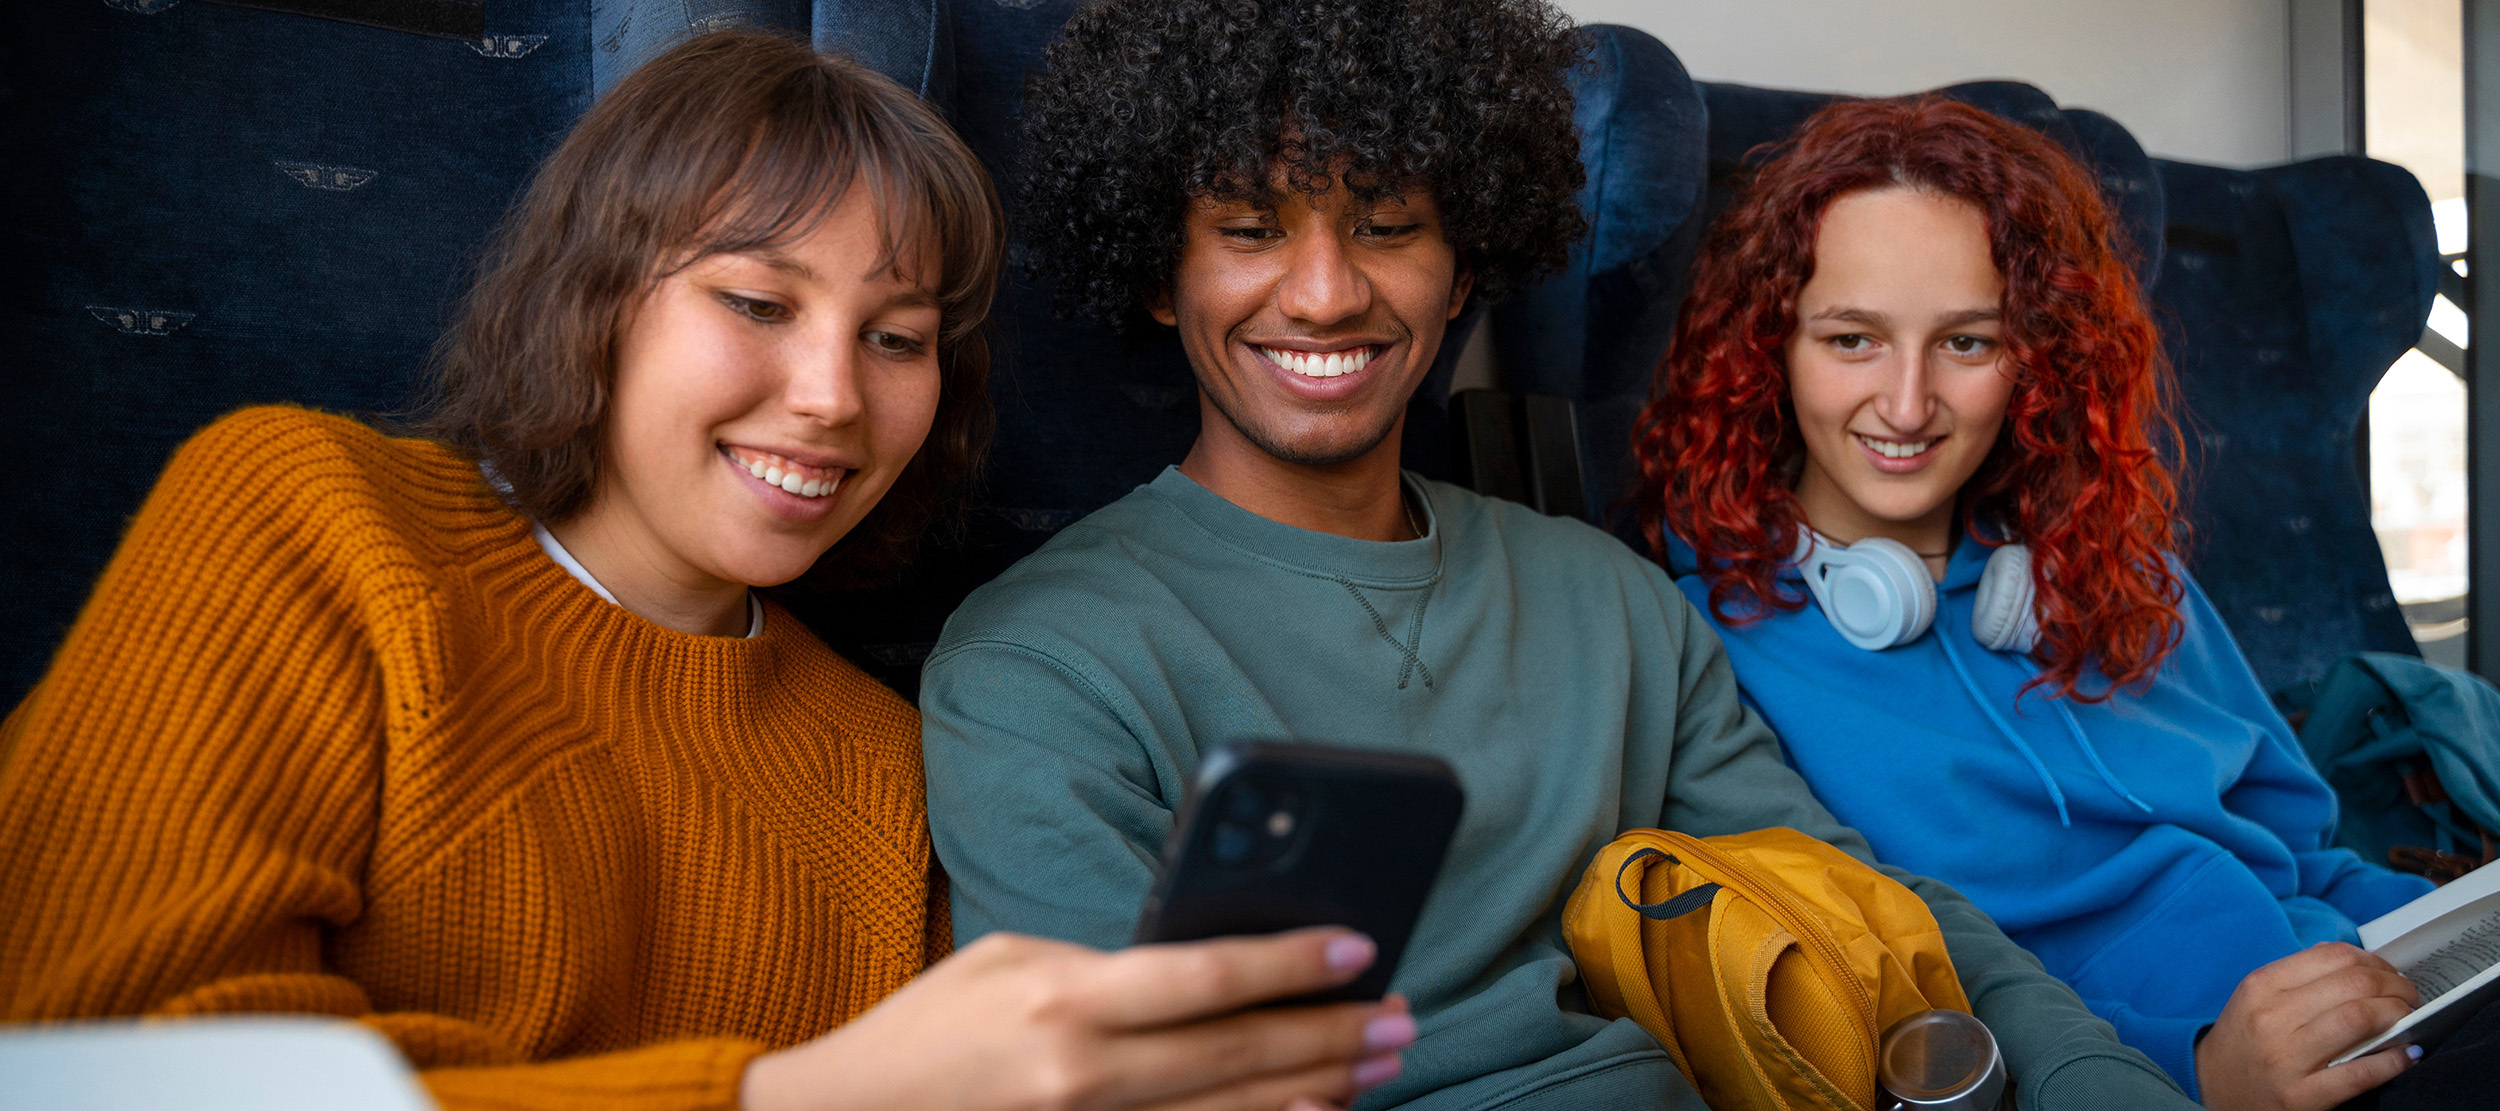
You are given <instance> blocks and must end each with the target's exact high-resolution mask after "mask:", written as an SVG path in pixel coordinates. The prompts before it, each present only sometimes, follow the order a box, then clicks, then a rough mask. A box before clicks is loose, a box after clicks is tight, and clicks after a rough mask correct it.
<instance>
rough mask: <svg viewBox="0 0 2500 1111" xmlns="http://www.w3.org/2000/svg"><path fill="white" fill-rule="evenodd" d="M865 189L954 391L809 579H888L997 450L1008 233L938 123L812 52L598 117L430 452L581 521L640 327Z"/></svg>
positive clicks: (508, 248)
mask: <svg viewBox="0 0 2500 1111" xmlns="http://www.w3.org/2000/svg"><path fill="white" fill-rule="evenodd" d="M855 186H858V187H865V188H867V189H868V190H869V191H870V193H871V195H872V197H873V199H874V201H875V204H874V208H875V211H876V212H877V218H878V221H879V223H880V225H881V231H882V232H883V234H884V238H885V243H886V258H885V259H884V260H883V263H884V264H885V265H900V266H903V268H904V271H905V273H906V276H907V277H909V278H911V279H912V280H916V281H919V282H921V283H922V284H923V285H924V286H928V287H929V289H930V292H931V293H933V294H934V295H936V297H937V300H938V307H939V311H940V313H941V320H942V323H941V324H940V326H939V335H938V347H937V351H938V365H939V367H940V373H941V375H942V377H941V385H940V392H939V400H938V410H937V418H936V421H935V423H934V425H933V426H932V427H931V428H930V431H929V437H928V440H927V441H926V442H925V443H924V444H923V445H922V446H921V449H920V453H919V454H918V455H917V456H915V457H914V458H913V459H912V461H911V463H910V465H909V466H908V467H907V468H906V469H905V470H904V472H903V474H902V475H901V476H900V477H898V478H897V479H896V480H895V483H894V486H893V488H892V489H891V490H889V491H887V493H886V495H885V498H884V499H883V500H882V501H880V502H879V503H878V504H877V506H876V508H875V509H873V510H871V511H870V512H869V514H868V516H867V517H866V518H864V519H863V520H861V521H860V523H859V525H858V527H856V528H854V529H852V530H851V532H850V534H849V535H848V536H845V537H844V538H843V539H842V541H841V542H840V543H838V544H836V545H835V546H834V548H833V551H832V552H831V553H828V556H827V558H825V559H821V560H819V561H817V565H816V568H815V570H814V571H812V572H811V573H810V575H809V576H808V577H809V578H810V579H811V580H813V581H815V582H818V583H820V584H824V585H829V586H850V585H864V584H867V583H872V582H876V581H879V580H881V579H883V578H885V577H887V576H888V575H890V574H891V573H892V572H894V571H895V570H897V569H899V568H900V567H901V566H902V564H903V563H904V561H905V560H907V559H908V558H909V557H910V555H911V553H912V550H913V548H914V547H915V545H916V543H917V542H918V540H919V538H920V536H921V535H922V534H923V533H924V532H925V531H927V530H928V529H929V528H930V527H931V526H932V525H937V524H945V523H954V522H955V521H957V520H958V516H957V515H958V514H959V513H960V510H961V505H962V495H963V494H964V493H965V488H966V487H968V486H969V485H970V483H971V481H972V479H973V477H974V475H975V473H976V472H977V471H978V470H979V468H980V462H981V456H982V454H983V452H984V450H985V449H986V448H987V446H988V443H989V434H990V424H991V415H990V406H989V396H988V391H987V382H988V377H989V362H990V356H989V345H988V343H987V341H986V339H985V338H984V335H983V333H982V330H981V325H982V322H983V320H984V319H985V318H986V317H987V316H988V314H989V307H990V297H991V295H992V293H993V292H994V291H995V290H996V288H997V284H998V273H999V269H1000V265H1001V261H1002V259H1003V256H1004V251H1005V248H1004V243H1005V239H1006V229H1005V225H1004V222H1003V220H1002V218H1001V216H1000V213H999V205H998V196H997V192H996V191H995V190H994V189H993V188H992V186H991V185H990V179H989V175H988V174H987V173H985V172H983V170H982V169H981V165H980V162H979V161H978V160H977V159H975V158H974V157H973V154H972V152H971V150H969V149H968V148H966V147H965V146H964V144H963V141H962V140H961V139H958V138H956V136H955V133H954V132H953V131H952V130H950V129H949V128H948V127H947V126H946V123H945V121H943V120H941V119H939V118H938V115H937V113H936V112H935V111H932V110H931V109H930V108H929V106H928V105H926V104H923V103H921V102H920V100H919V98H917V97H914V96H913V95H912V94H911V93H909V92H907V91H905V90H904V89H903V88H902V87H901V86H898V85H896V84H895V83H894V82H892V81H890V80H887V79H886V78H885V77H883V76H881V75H879V74H877V73H876V72H874V71H872V70H870V69H868V68H866V67H864V66H861V65H859V64H858V63H855V62H852V61H849V60H847V59H843V58H839V57H833V56H829V55H825V54H819V53H817V52H816V51H814V50H812V49H809V48H808V47H807V46H805V45H803V44H800V43H796V42H791V41H788V40H785V39H780V38H775V37H773V36H770V35H765V34H758V33H755V32H745V31H729V32H720V33H715V34H708V35H703V36H701V37H698V38H695V39H693V40H691V41H689V42H687V43H685V44H683V45H680V46H678V47H676V48H675V49H672V50H670V51H668V52H667V53H665V54H662V55H661V56H659V57H658V58H655V59H653V60H652V61H651V62H649V63H648V64H646V65H644V66H643V67H642V68H641V69H638V70H636V71H634V73H633V74H632V75H630V76H628V77H626V78H625V80H623V81H621V82H618V83H617V86H616V88H615V89H614V90H612V91H610V92H609V93H608V95H607V96H606V97H605V98H603V99H602V100H600V101H599V103H598V104H597V105H595V106H593V107H592V108H591V110H590V112H589V114H588V115H586V116H584V117H583V118H582V121H581V123H580V125H579V126H577V127H575V128H574V129H573V133H572V134H571V135H570V136H568V137H566V139H565V140H564V144H563V145H562V146H560V147H558V148H557V149H556V152H555V154H554V155H553V156H551V157H549V158H548V159H547V162H546V164H545V165H544V166H541V167H540V168H539V171H538V176H537V177H536V178H535V179H533V180H532V181H531V183H530V187H529V192H528V193H527V194H525V195H524V196H523V197H522V199H521V201H520V203H519V204H518V205H516V206H514V208H513V209H512V211H511V213H510V214H509V215H507V216H506V217H505V220H504V223H503V226H502V228H501V229H500V230H499V231H498V232H497V234H496V239H495V244H494V247H493V249H492V252H491V253H490V254H489V256H488V257H487V260H486V267H485V270H484V273H483V274H482V275H481V276H480V277H479V279H478V282H477V284H476V286H474V287H473V288H472V289H471V290H470V292H469V296H468V299H467V301H466V302H465V303H463V305H462V306H461V309H460V313H459V317H458V319H457V320H456V322H455V323H454V324H453V326H452V328H451V330H450V331H449V332H448V333H446V334H445V336H444V338H443V341H442V342H441V343H440V344H439V345H438V346H437V347H436V350H435V354H434V359H433V366H432V387H433V396H432V401H431V404H430V405H429V406H428V408H427V409H426V411H425V413H424V414H423V416H422V417H421V418H420V419H419V422H418V425H417V430H418V431H419V432H421V433H422V434H424V435H427V436H430V437H432V438H434V439H438V440H441V441H443V442H445V443H448V444H450V445H452V446H453V447H456V448H459V449H461V450H464V451H467V452H470V453H472V454H474V455H476V456H477V457H478V458H479V459H480V460H482V461H484V462H485V463H486V464H488V465H489V466H490V467H491V468H492V469H493V471H494V472H495V473H496V474H498V475H500V476H501V477H502V478H503V479H504V481H506V482H508V483H510V484H511V491H510V494H509V497H510V499H511V501H512V503H513V504H514V506H515V507H517V508H519V509H520V510H521V511H522V512H524V513H527V514H529V515H530V516H532V517H534V518H537V519H539V520H541V521H561V520H563V519H565V518H567V517H570V516H571V515H573V514H574V513H577V512H579V511H580V510H581V509H582V508H583V507H584V506H585V505H587V504H588V502H589V500H590V496H591V492H592V490H593V488H594V487H595V486H596V483H597V480H598V475H599V466H600V458H599V456H600V447H601V442H602V437H603V435H604V432H605V426H606V423H607V411H608V390H609V388H610V386H611V385H612V384H613V383H614V381H615V372H616V356H615V351H616V339H617V335H616V333H617V326H618V323H619V322H620V321H621V320H622V319H623V315H624V313H625V310H626V309H627V308H629V307H630V306H631V304H632V303H633V302H634V301H635V300H636V299H637V298H639V297H640V296H642V295H643V294H644V293H645V292H646V291H648V290H649V289H650V288H651V287H652V285H653V284H654V283H656V282H657V281H659V280H660V279H661V278H663V277H665V276H667V275H668V274H669V273H673V272H674V271H675V270H677V269H680V268H683V267H684V266H686V265H688V264H690V263H692V262H694V261H695V260H698V259H701V258H703V257H705V256H708V255H713V254H718V253H722V252H733V251H746V250H754V249H757V248H761V247H767V246H776V245H781V244H785V243H788V242H790V241H792V240H795V239H798V238H800V237H801V236H804V235H806V234H807V233H808V232H809V231H810V230H811V229H813V228H814V227H815V225H816V223H817V222H818V221H820V220H822V219H823V218H824V216H825V215H826V214H827V213H829V212H831V211H832V210H833V208H834V207H835V205H836V204H837V203H838V202H839V201H840V200H841V198H842V196H843V194H844V192H845V191H846V190H848V189H850V188H853V187H855Z"/></svg>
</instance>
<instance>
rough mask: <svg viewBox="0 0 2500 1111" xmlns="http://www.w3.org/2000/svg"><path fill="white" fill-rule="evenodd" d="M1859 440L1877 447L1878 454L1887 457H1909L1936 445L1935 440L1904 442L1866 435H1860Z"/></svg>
mask: <svg viewBox="0 0 2500 1111" xmlns="http://www.w3.org/2000/svg"><path fill="white" fill-rule="evenodd" d="M1858 442H1859V443H1861V444H1865V445H1866V446H1868V447H1870V448H1873V449H1875V453H1876V454H1878V455H1881V456H1883V457H1885V458H1887V459H1907V458H1909V457H1911V456H1913V455H1918V454H1920V453H1922V452H1925V451H1926V450H1927V449H1928V448H1931V447H1934V446H1936V441H1934V440H1912V441H1910V442H1908V443H1902V442H1901V441H1899V440H1877V439H1872V438H1870V437H1866V436H1860V437H1858Z"/></svg>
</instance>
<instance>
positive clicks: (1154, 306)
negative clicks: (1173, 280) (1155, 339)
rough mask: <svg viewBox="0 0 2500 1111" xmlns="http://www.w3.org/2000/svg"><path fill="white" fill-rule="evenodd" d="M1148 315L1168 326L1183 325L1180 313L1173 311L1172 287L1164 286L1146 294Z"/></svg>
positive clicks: (1176, 326)
mask: <svg viewBox="0 0 2500 1111" xmlns="http://www.w3.org/2000/svg"><path fill="white" fill-rule="evenodd" d="M1146 315H1148V316H1151V317H1153V318H1155V323H1158V324H1161V325H1163V326H1164V327H1166V328H1178V327H1180V326H1181V318H1180V314H1178V313H1175V312H1173V311H1172V287H1171V286H1168V285H1167V286H1164V287H1163V288H1161V289H1158V290H1155V291H1154V292H1153V293H1150V294H1148V295H1147V296H1146Z"/></svg>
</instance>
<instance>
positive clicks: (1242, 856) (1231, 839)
mask: <svg viewBox="0 0 2500 1111" xmlns="http://www.w3.org/2000/svg"><path fill="white" fill-rule="evenodd" d="M1250 844H1251V841H1250V831H1249V830H1248V829H1245V828H1243V827H1241V826H1238V825H1235V824H1233V823H1231V822H1225V823H1223V824H1222V825H1218V826H1216V827H1215V839H1214V843H1213V844H1211V845H1209V846H1208V847H1207V852H1208V854H1209V855H1211V856H1213V857H1214V858H1215V862H1216V863H1218V864H1239V863H1241V862H1242V861H1244V860H1246V859H1249V856H1250Z"/></svg>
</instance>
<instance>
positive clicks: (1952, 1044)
mask: <svg viewBox="0 0 2500 1111" xmlns="http://www.w3.org/2000/svg"><path fill="white" fill-rule="evenodd" d="M1877 1067H1878V1078H1879V1081H1880V1082H1881V1083H1882V1084H1883V1086H1884V1091H1885V1093H1886V1094H1888V1095H1890V1096H1891V1097H1892V1100H1893V1102H1892V1103H1890V1104H1889V1105H1888V1106H1891V1107H1895V1108H1950V1109H1952V1111H1994V1109H1995V1108H1996V1106H1997V1103H1998V1101H1999V1100H2000V1099H2002V1098H2003V1097H2004V1094H2005V1062H2004V1061H2003V1060H2001V1059H1999V1058H1998V1056H1997V1040H1996V1038H1995V1036H1994V1035H1991V1034H1990V1033H1988V1027H1987V1026H1986V1025H1984V1024H1982V1023H1981V1022H1980V1021H1979V1020H1978V1019H1976V1018H1973V1017H1971V1016H1970V1015H1967V1014H1964V1013H1962V1012H1960V1011H1942V1010H1938V1011H1920V1012H1919V1013H1917V1014H1914V1015H1911V1016H1910V1017H1908V1018H1905V1019H1902V1020H1901V1021H1899V1022H1896V1023H1893V1024H1892V1028H1891V1029H1889V1030H1886V1031H1884V1040H1883V1043H1882V1048H1881V1051H1880V1056H1879V1059H1878V1064H1877Z"/></svg>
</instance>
